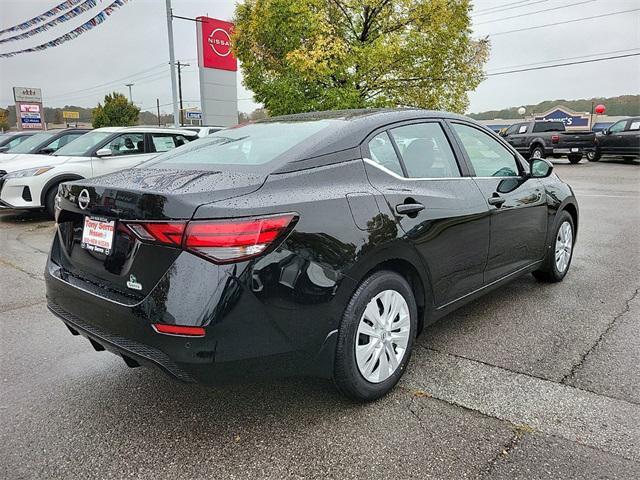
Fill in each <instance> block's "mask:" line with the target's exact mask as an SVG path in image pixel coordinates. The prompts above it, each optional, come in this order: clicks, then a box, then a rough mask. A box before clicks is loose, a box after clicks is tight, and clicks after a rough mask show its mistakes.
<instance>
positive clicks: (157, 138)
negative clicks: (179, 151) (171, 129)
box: [150, 133, 176, 153]
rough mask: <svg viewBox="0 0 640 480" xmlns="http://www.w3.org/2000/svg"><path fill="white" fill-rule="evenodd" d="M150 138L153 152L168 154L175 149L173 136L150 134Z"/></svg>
mask: <svg viewBox="0 0 640 480" xmlns="http://www.w3.org/2000/svg"><path fill="white" fill-rule="evenodd" d="M150 136H151V145H152V147H153V151H154V152H158V153H161V152H168V151H169V150H173V149H174V148H176V142H175V139H174V137H175V135H171V134H169V133H152V134H151V135H150Z"/></svg>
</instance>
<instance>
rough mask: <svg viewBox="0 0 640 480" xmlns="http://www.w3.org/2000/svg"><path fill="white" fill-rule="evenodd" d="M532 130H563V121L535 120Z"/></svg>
mask: <svg viewBox="0 0 640 480" xmlns="http://www.w3.org/2000/svg"><path fill="white" fill-rule="evenodd" d="M533 131H534V132H564V131H565V128H564V123H562V122H536V124H535V125H534V126H533Z"/></svg>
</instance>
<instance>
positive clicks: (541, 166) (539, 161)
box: [529, 158, 553, 178]
mask: <svg viewBox="0 0 640 480" xmlns="http://www.w3.org/2000/svg"><path fill="white" fill-rule="evenodd" d="M529 165H530V168H531V175H530V176H531V178H547V177H548V176H549V175H551V172H553V164H552V163H551V162H550V161H548V160H545V159H544V158H533V159H532V160H531V162H530V163H529Z"/></svg>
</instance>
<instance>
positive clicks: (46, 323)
mask: <svg viewBox="0 0 640 480" xmlns="http://www.w3.org/2000/svg"><path fill="white" fill-rule="evenodd" d="M556 172H557V173H558V174H559V175H560V177H561V178H563V179H564V180H566V181H568V182H569V183H571V184H572V186H573V187H574V190H575V191H576V196H577V197H578V201H579V204H580V209H581V222H580V225H579V231H578V244H577V246H576V250H575V257H574V260H573V264H572V268H571V271H570V272H569V274H568V276H567V278H566V279H565V281H564V282H563V283H561V284H555V285H542V284H539V283H537V282H536V281H535V280H534V279H533V277H531V276H525V277H522V278H520V279H518V280H517V281H515V282H513V283H511V284H510V285H508V286H506V287H504V288H502V289H500V290H498V291H495V292H493V293H492V294H489V295H488V296H486V297H484V298H483V299H481V300H479V301H477V302H475V303H473V304H471V305H469V306H467V307H465V308H463V309H461V310H459V311H457V312H455V313H454V314H452V315H449V316H448V317H446V318H444V319H443V320H441V321H440V322H438V323H437V324H435V325H433V326H431V327H430V328H428V329H426V330H425V332H423V334H422V336H421V337H420V338H419V341H418V346H417V348H416V349H415V353H414V356H413V358H412V363H411V367H410V369H409V371H408V372H407V374H406V375H405V376H404V378H403V380H402V381H401V383H400V384H399V388H396V390H395V391H394V392H393V393H392V394H391V395H389V396H387V397H385V398H384V399H382V400H380V401H378V402H375V403H371V404H367V405H360V404H354V403H352V402H349V401H347V400H344V399H343V398H342V397H341V396H340V395H338V394H337V393H336V391H335V390H334V388H333V386H332V385H331V384H330V383H329V382H325V381H316V380H307V379H294V380H283V381H279V382H277V383H269V384H251V385H234V386H229V387H224V388H215V389H214V388H209V387H204V386H195V385H184V384H180V383H177V382H174V381H172V380H171V379H169V378H167V377H165V376H164V375H163V374H162V373H159V372H156V371H153V370H150V369H143V368H137V369H129V368H128V367H127V366H126V365H125V364H124V362H123V361H122V360H121V359H120V358H118V357H116V356H114V355H111V354H109V353H105V352H99V353H98V352H95V351H94V350H93V348H91V346H90V344H89V342H88V341H87V340H86V339H83V338H82V337H73V336H71V335H70V334H69V332H68V331H67V329H66V328H65V327H64V325H63V324H62V323H61V322H60V321H59V320H57V319H56V318H54V317H53V315H51V314H50V313H48V311H47V310H46V306H45V299H44V282H43V275H42V271H43V269H44V263H45V259H46V254H47V249H48V247H49V243H50V240H51V237H52V235H53V231H54V226H53V224H52V222H49V221H46V220H45V219H43V217H42V216H41V215H38V214H16V213H13V212H4V213H1V214H0V327H1V330H0V332H1V335H0V367H1V371H0V374H1V376H0V378H1V381H2V386H1V389H0V390H1V391H0V477H2V478H7V479H22V478H30V479H31V478H38V479H40V478H64V479H67V478H82V479H86V478H130V477H131V478H149V479H164V478H283V477H290V478H298V477H305V478H314V477H316V478H317V477H323V478H327V477H331V478H333V477H336V478H356V477H357V478H438V479H443V478H456V479H459V478H509V479H516V478H623V479H632V478H640V327H639V325H640V293H639V292H640V228H639V225H640V166H638V165H637V164H636V165H630V164H624V163H621V162H620V163H617V162H599V163H585V162H584V161H583V162H582V163H580V164H579V165H569V164H566V163H564V162H563V161H558V163H557V164H556Z"/></svg>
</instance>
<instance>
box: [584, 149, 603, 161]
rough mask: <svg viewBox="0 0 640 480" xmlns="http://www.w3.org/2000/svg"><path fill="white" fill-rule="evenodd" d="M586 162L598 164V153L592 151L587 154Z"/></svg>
mask: <svg viewBox="0 0 640 480" xmlns="http://www.w3.org/2000/svg"><path fill="white" fill-rule="evenodd" d="M587 160H589V161H590V162H598V161H600V152H598V151H596V150H592V151H590V152H587Z"/></svg>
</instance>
